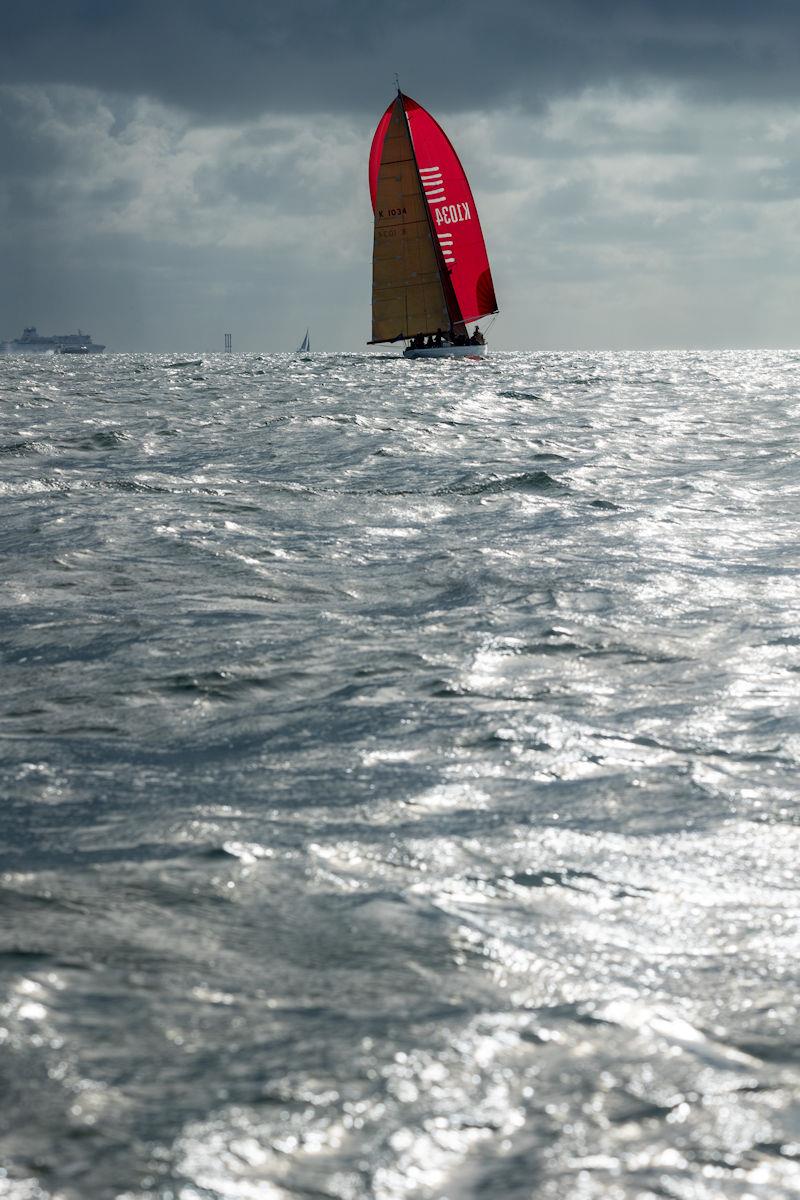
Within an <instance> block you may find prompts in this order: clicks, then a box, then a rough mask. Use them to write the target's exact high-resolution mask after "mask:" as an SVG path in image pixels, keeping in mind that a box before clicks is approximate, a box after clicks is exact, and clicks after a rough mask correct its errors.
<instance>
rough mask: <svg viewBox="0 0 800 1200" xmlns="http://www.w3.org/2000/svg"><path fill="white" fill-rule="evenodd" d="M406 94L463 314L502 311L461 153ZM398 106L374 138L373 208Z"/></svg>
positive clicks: (416, 151)
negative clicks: (385, 146) (385, 144)
mask: <svg viewBox="0 0 800 1200" xmlns="http://www.w3.org/2000/svg"><path fill="white" fill-rule="evenodd" d="M402 99H403V106H404V108H405V112H406V117H407V119H408V125H409V129H410V130H411V141H412V143H413V146H414V155H415V157H416V160H417V166H418V168H419V173H420V178H421V180H422V187H423V190H424V192H425V196H426V199H427V202H428V208H429V210H430V214H431V224H432V226H433V230H434V232H435V234H436V236H437V238H438V241H439V245H440V246H441V248H442V254H443V257H444V263H445V266H446V268H447V270H448V271H449V273H450V280H451V282H452V284H453V289H454V291H455V294H456V298H457V300H458V305H459V308H460V309H461V313H462V316H463V319H464V321H475V320H477V319H478V318H479V317H483V316H486V314H487V313H492V312H496V311H497V300H496V299H495V294H494V284H493V283H492V273H491V270H490V268H489V259H488V257H487V254H486V244H485V243H484V240H483V233H482V231H481V226H480V222H479V220H478V212H477V209H476V208H475V201H474V199H473V197H472V191H471V189H470V186H469V183H468V182H467V177H466V175H465V174H464V168H463V167H462V166H461V163H460V162H459V159H458V155H457V154H456V152H455V150H454V149H453V147H452V146H451V144H450V139H449V138H448V136H447V134H446V133H445V132H444V130H443V129H442V128H441V126H440V125H438V124H437V122H436V121H434V119H433V117H432V116H431V115H430V113H429V112H426V111H425V109H424V108H422V107H421V106H420V105H419V104H417V103H416V101H414V100H412V99H411V97H410V96H403V98H402ZM393 107H394V101H392V103H391V104H390V105H389V107H388V108H387V110H386V112H385V113H384V114H383V116H382V117H381V120H380V122H379V124H378V128H377V129H376V130H375V136H374V138H373V139H372V149H371V151H370V156H369V185H370V194H371V196H372V206H373V209H374V207H375V190H376V186H377V178H378V167H379V166H380V161H381V152H382V149H383V139H384V137H385V135H386V130H387V128H388V125H389V121H390V119H391V114H392V108H393Z"/></svg>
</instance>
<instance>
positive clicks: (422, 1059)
mask: <svg viewBox="0 0 800 1200" xmlns="http://www.w3.org/2000/svg"><path fill="white" fill-rule="evenodd" d="M0 424H1V426H2V428H1V429H0V516H1V518H2V519H1V521H0V547H1V548H2V558H1V559H0V561H1V562H2V587H1V588H0V631H1V632H2V690H1V692H0V696H1V700H0V790H1V791H2V803H1V804H0V917H1V919H0V951H2V953H0V1198H1V1200H657V1198H660V1200H663V1198H668V1200H720V1198H723V1197H724V1198H725V1200H789V1198H790V1197H793V1198H796V1197H797V1196H798V1195H800V1086H799V1085H800V1033H799V1030H798V1000H799V998H800V955H799V954H798V952H799V951H800V925H798V909H799V907H800V906H798V884H799V883H800V879H799V878H798V863H799V862H800V828H798V804H797V801H798V788H799V785H800V770H798V766H799V764H798V759H800V705H799V704H798V699H799V696H800V536H799V530H800V436H799V435H800V352H786V351H780V352H779V351H763V352H762V351H760V352H756V351H753V352H742V353H738V352H737V353H734V352H720V353H700V352H653V353H524V354H523V353H500V352H491V351H490V355H489V357H488V358H487V359H486V360H485V361H483V362H481V361H464V360H458V361H449V362H448V361H427V362H425V361H416V362H408V361H404V360H402V359H401V358H398V357H397V356H395V355H392V354H381V353H363V354H326V353H320V354H312V355H305V356H304V355H288V354H270V355H256V354H252V355H246V354H228V355H222V354H218V355H215V354H202V355H201V354H192V355H185V354H184V355H172V356H169V355H149V354H106V355H97V356H86V357H82V356H40V357H23V356H17V355H8V356H5V357H3V358H2V359H0Z"/></svg>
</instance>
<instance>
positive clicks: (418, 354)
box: [403, 346, 486, 358]
mask: <svg viewBox="0 0 800 1200" xmlns="http://www.w3.org/2000/svg"><path fill="white" fill-rule="evenodd" d="M485 357H486V347H485V346H433V347H431V348H430V349H428V350H412V349H411V347H410V346H409V347H408V349H407V350H404V351H403V358H485Z"/></svg>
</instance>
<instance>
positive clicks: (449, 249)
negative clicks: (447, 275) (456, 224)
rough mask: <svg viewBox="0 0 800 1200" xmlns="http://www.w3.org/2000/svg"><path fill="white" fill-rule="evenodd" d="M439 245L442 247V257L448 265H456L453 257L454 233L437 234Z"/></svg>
mask: <svg viewBox="0 0 800 1200" xmlns="http://www.w3.org/2000/svg"><path fill="white" fill-rule="evenodd" d="M436 236H437V237H438V239H439V245H440V246H441V247H442V256H443V257H444V261H445V262H446V263H454V262H455V261H456V260H455V258H454V256H453V235H452V233H437V235H436Z"/></svg>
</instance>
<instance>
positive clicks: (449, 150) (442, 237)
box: [368, 88, 497, 358]
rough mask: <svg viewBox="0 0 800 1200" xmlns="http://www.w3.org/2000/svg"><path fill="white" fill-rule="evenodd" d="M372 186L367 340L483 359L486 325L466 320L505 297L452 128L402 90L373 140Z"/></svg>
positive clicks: (420, 353)
mask: <svg viewBox="0 0 800 1200" xmlns="http://www.w3.org/2000/svg"><path fill="white" fill-rule="evenodd" d="M369 186H370V194H371V197H372V209H373V212H374V214H375V239H374V243H373V252H372V339H371V341H370V342H369V343H368V344H369V345H375V344H376V343H379V342H398V341H406V342H407V343H408V345H407V346H406V348H405V350H404V351H403V354H404V355H405V357H407V358H451V357H465V356H470V357H475V356H480V357H483V356H484V355H485V353H486V345H485V341H484V338H483V334H482V333H481V332H480V328H478V329H476V330H475V331H474V332H473V334H472V335H470V333H469V330H468V329H467V326H468V325H469V324H471V323H472V322H473V321H479V320H481V319H482V318H483V317H485V316H488V315H489V314H490V313H495V312H497V300H496V299H495V294H494V284H493V283H492V273H491V270H490V268H489V259H488V257H487V254H486V245H485V243H484V240H483V233H482V231H481V227H480V222H479V221H478V212H477V209H476V208H475V201H474V199H473V198H472V192H471V190H470V186H469V183H468V182H467V177H466V175H465V174H464V168H463V167H462V166H461V163H460V162H459V159H458V155H457V154H456V152H455V150H454V149H453V147H452V145H451V144H450V140H449V138H448V137H447V134H446V133H445V132H444V130H443V129H442V128H441V126H440V125H438V124H437V122H436V121H435V120H434V119H433V117H432V116H431V115H430V113H429V112H426V111H425V109H424V108H422V106H421V105H419V104H417V103H416V101H414V100H412V99H411V97H410V96H405V95H403V93H402V92H401V91H400V89H399V88H398V91H397V96H396V97H395V99H394V100H393V101H392V103H391V104H390V105H389V107H388V108H387V109H386V112H385V113H384V114H383V116H382V117H381V119H380V122H379V123H378V128H377V129H376V130H375V136H374V137H373V139H372V148H371V150H370V156H369Z"/></svg>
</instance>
